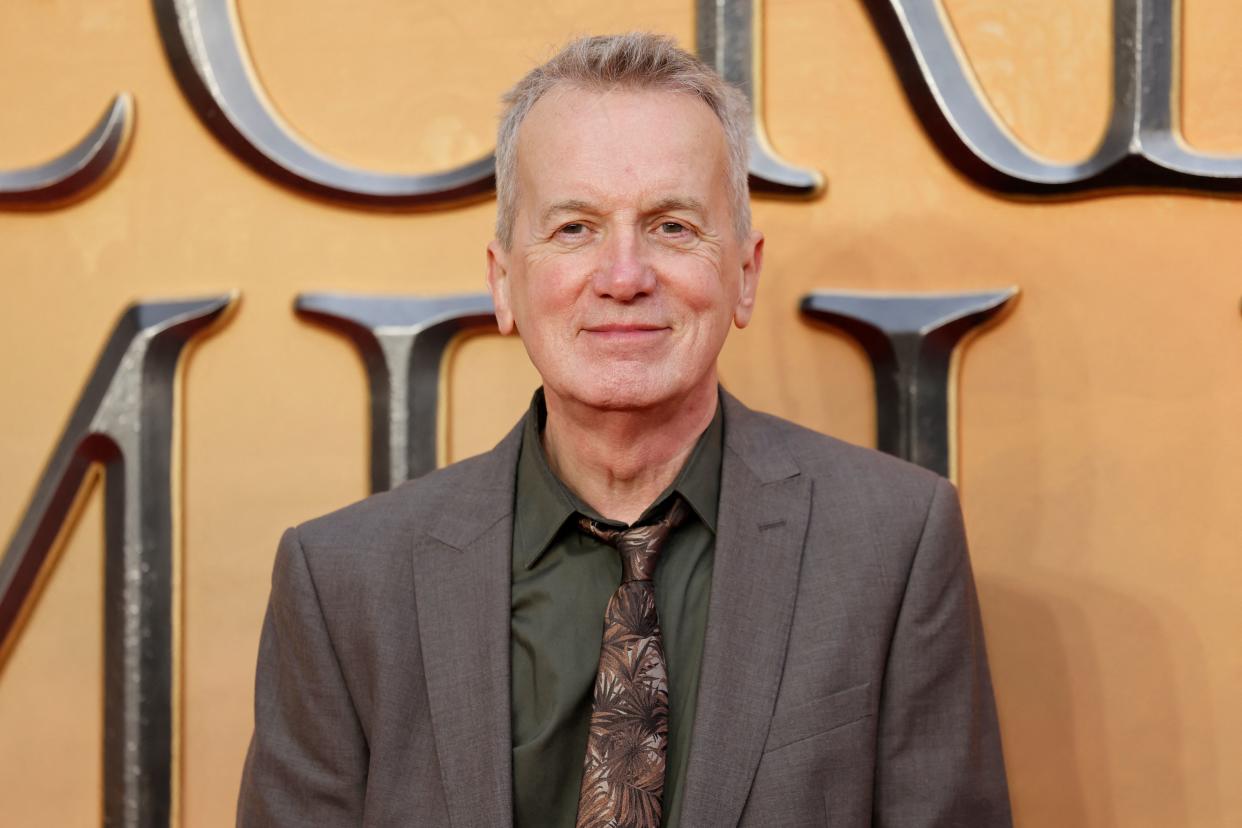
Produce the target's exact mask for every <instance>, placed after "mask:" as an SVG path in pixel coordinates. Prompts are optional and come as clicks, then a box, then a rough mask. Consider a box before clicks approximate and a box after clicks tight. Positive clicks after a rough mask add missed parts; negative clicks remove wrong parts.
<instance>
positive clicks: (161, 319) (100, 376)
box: [0, 296, 231, 828]
mask: <svg viewBox="0 0 1242 828" xmlns="http://www.w3.org/2000/svg"><path fill="white" fill-rule="evenodd" d="M230 302H231V300H230V298H229V297H227V296H220V297H212V298H208V299H201V300H194V301H183V302H159V303H142V304H136V305H132V306H130V308H129V309H127V310H126V311H125V313H124V314H123V315H122V316H121V319H120V321H119V322H118V323H117V326H116V328H115V329H114V330H113V332H112V336H111V337H110V338H109V339H108V343H107V345H105V346H104V350H103V354H102V356H100V358H99V362H98V363H97V364H96V366H95V370H94V372H93V373H92V374H91V377H90V380H88V381H87V384H86V388H85V389H84V390H83V392H82V396H81V397H80V398H79V400H78V403H77V406H76V407H75V408H74V410H73V414H72V415H71V416H70V418H69V424H68V425H67V426H66V427H65V431H64V433H63V434H62V435H61V437H60V442H59V443H57V445H56V449H55V450H54V451H53V453H52V457H51V459H50V460H49V461H48V464H47V467H46V468H45V469H44V471H43V475H42V476H41V477H40V478H39V482H38V485H37V486H36V487H35V491H34V496H33V497H32V498H31V501H30V506H29V507H28V508H27V509H26V513H25V514H24V515H23V517H22V520H21V523H19V524H18V527H17V532H16V534H15V535H14V536H13V539H12V541H11V542H10V543H9V546H8V549H7V550H5V553H4V558H3V559H0V653H7V652H10V651H11V649H12V647H13V645H14V644H15V643H16V638H17V636H18V634H19V632H20V628H21V625H20V624H19V623H18V622H19V620H20V619H21V618H23V617H25V615H26V613H27V612H29V610H30V608H31V607H32V606H33V605H34V602H35V601H36V600H37V599H38V596H37V595H36V594H35V588H36V585H37V584H38V583H39V576H40V574H41V572H40V571H41V570H42V569H44V567H45V566H48V565H50V561H51V552H52V548H53V546H54V542H55V540H56V537H57V533H58V532H59V530H60V528H61V526H62V525H63V524H64V522H65V520H66V518H67V516H68V515H69V513H70V511H71V506H72V504H73V502H74V500H75V498H76V497H77V495H78V494H79V489H80V487H81V485H82V481H83V480H84V479H85V477H86V473H87V471H88V469H89V468H90V466H91V464H92V463H102V464H103V466H104V475H105V477H104V523H105V533H104V534H105V555H104V561H105V563H104V824H105V825H115V826H123V827H124V828H137V826H156V825H164V826H166V825H168V824H169V823H170V820H171V817H172V800H173V786H174V780H175V778H176V767H177V761H178V760H177V757H176V756H175V755H174V752H173V745H174V744H175V741H176V740H175V739H174V734H175V732H176V730H177V727H178V721H177V720H178V715H177V711H176V708H175V706H174V703H173V699H174V695H175V694H174V686H175V684H176V683H177V682H178V678H177V664H178V661H179V657H178V653H177V651H178V647H177V642H176V640H175V639H174V635H173V629H174V627H173V622H174V618H173V612H174V605H175V600H176V599H175V596H174V594H173V591H174V583H175V571H174V570H175V569H176V568H177V564H176V557H175V554H174V541H173V538H174V531H173V502H172V491H173V489H172V485H173V481H172V451H173V448H172V447H173V432H174V428H175V421H174V410H173V401H174V397H175V388H174V386H175V382H176V375H177V367H178V362H179V360H180V358H181V354H182V351H183V349H184V348H185V345H186V343H188V342H189V341H190V340H191V339H192V338H194V336H196V335H197V334H199V333H201V332H202V331H203V330H204V329H206V328H207V327H208V326H210V325H211V324H212V323H213V322H214V321H216V320H217V319H219V318H220V317H221V316H222V315H223V313H224V312H225V310H226V309H227V308H228V306H229V304H230Z"/></svg>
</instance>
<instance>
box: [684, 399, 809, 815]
mask: <svg viewBox="0 0 1242 828" xmlns="http://www.w3.org/2000/svg"><path fill="white" fill-rule="evenodd" d="M723 397H724V402H725V409H724V413H725V438H724V439H725V453H724V458H723V461H722V467H721V481H720V517H719V520H718V529H719V531H718V534H717V540H716V550H715V563H714V566H713V575H712V589H711V597H710V600H709V604H708V621H707V633H706V640H705V641H704V648H703V661H702V664H701V665H700V668H699V671H700V676H699V695H698V701H697V711H696V713H695V721H694V730H693V732H692V734H691V742H690V758H689V764H688V767H687V771H686V782H685V785H686V794H685V799H684V801H683V805H682V810H681V824H682V825H683V826H685V828H698V827H699V826H713V828H715V826H733V825H736V824H737V822H738V820H739V818H740V816H741V812H742V808H743V806H744V805H745V802H746V796H747V793H748V792H749V790H750V786H751V782H752V780H753V779H754V775H755V771H756V769H757V768H758V765H759V759H760V756H761V754H762V751H763V743H764V740H765V739H766V737H767V731H768V725H769V721H770V719H771V716H772V710H773V707H774V705H775V702H776V692H777V689H778V688H779V686H780V678H781V672H782V670H783V668H784V663H785V650H786V645H787V643H788V640H789V629H790V623H791V620H792V617H793V608H794V598H795V596H796V593H797V588H798V572H799V569H800V567H801V563H802V548H803V543H804V540H805V537H806V528H807V520H808V518H809V512H810V500H811V486H810V481H809V478H807V477H806V476H803V475H801V474H799V471H798V467H797V465H796V463H794V461H793V459H792V457H790V456H789V454H788V450H787V449H786V448H785V447H784V446H783V445H782V444H781V443H779V442H777V441H776V440H774V439H773V434H772V430H771V428H770V427H768V426H765V425H764V424H763V423H762V422H761V421H760V419H759V418H760V416H761V415H757V414H755V413H754V412H751V411H749V410H748V409H746V408H745V407H743V406H742V405H741V404H740V403H738V402H737V401H736V400H734V399H733V398H732V397H730V396H729V395H727V394H724V395H723Z"/></svg>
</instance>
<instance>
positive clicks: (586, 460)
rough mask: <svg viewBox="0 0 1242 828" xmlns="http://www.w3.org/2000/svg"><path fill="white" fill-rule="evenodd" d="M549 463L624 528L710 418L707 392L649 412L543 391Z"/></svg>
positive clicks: (711, 397) (712, 393) (711, 391)
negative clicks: (613, 408)
mask: <svg viewBox="0 0 1242 828" xmlns="http://www.w3.org/2000/svg"><path fill="white" fill-rule="evenodd" d="M544 399H545V401H546V403H547V407H548V419H547V423H546V425H545V427H544V432H543V446H544V451H545V452H546V454H547V457H548V464H549V465H550V466H551V467H552V470H553V471H554V472H556V475H557V477H559V478H560V479H561V482H563V483H564V484H565V485H566V486H568V487H569V488H570V490H572V491H573V492H574V494H576V495H577V496H578V497H580V498H582V500H583V501H584V502H585V503H587V504H588V505H590V506H591V508H593V509H595V511H597V512H599V513H600V514H601V515H602V516H604V517H606V518H608V519H609V520H616V521H620V522H622V523H626V524H630V523H633V522H634V521H635V520H637V519H638V518H639V516H641V515H642V513H643V510H645V509H646V508H647V507H648V506H650V505H651V503H652V501H654V500H655V499H656V498H657V497H658V496H659V495H660V493H661V492H663V491H664V490H665V489H667V488H668V487H669V485H670V484H671V483H672V482H673V480H675V479H676V478H677V474H678V472H680V471H681V468H682V466H684V465H685V464H686V460H687V459H688V458H689V457H690V452H691V451H692V450H693V449H694V444H695V442H696V441H697V440H698V438H699V436H700V435H701V434H702V433H703V431H704V430H705V429H706V428H707V426H708V425H709V424H711V421H712V417H714V416H715V414H716V405H717V404H718V403H717V393H716V383H715V378H713V380H712V382H711V384H710V387H707V388H705V389H703V390H700V391H696V392H694V393H693V394H692V395H690V396H689V397H687V398H683V399H678V400H675V401H670V402H667V403H663V404H661V405H659V406H656V407H654V408H651V409H637V410H618V411H610V410H605V411H601V410H599V409H597V408H592V407H590V406H587V405H584V404H582V403H579V402H576V401H573V400H570V399H568V398H565V397H561V396H559V395H557V394H555V393H553V392H552V391H551V390H549V389H546V388H545V390H544Z"/></svg>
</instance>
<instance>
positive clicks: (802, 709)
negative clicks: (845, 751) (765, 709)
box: [763, 681, 875, 754]
mask: <svg viewBox="0 0 1242 828" xmlns="http://www.w3.org/2000/svg"><path fill="white" fill-rule="evenodd" d="M872 695H873V694H872V691H871V682H869V681H868V682H865V683H863V684H858V685H855V686H854V687H847V688H845V689H844V690H838V691H836V692H835V693H829V694H828V695H826V696H820V697H819V698H816V699H812V700H810V701H808V702H803V703H802V704H798V705H795V706H793V707H790V708H788V709H778V710H777V711H776V713H774V714H773V716H772V724H771V726H770V727H769V729H768V740H767V742H765V743H764V746H763V752H764V753H765V754H766V753H771V752H772V751H774V750H779V749H780V748H783V747H786V746H788V745H792V744H793V743H795V742H800V741H802V740H803V739H809V738H811V737H812V736H818V735H819V734H821V733H827V732H828V731H830V730H834V729H836V728H838V727H842V726H843V725H847V724H850V723H852V722H856V721H858V720H860V719H865V718H867V717H868V716H872V715H874V714H875V704H874V701H873V699H872Z"/></svg>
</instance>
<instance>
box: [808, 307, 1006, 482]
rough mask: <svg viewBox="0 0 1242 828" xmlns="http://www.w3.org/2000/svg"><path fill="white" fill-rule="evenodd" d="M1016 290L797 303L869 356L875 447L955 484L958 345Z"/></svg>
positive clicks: (809, 315)
mask: <svg viewBox="0 0 1242 828" xmlns="http://www.w3.org/2000/svg"><path fill="white" fill-rule="evenodd" d="M1017 293H1018V289H1017V288H1008V289H1006V290H999V291H991V292H986V293H944V294H928V295H918V294H880V293H876V294H869V293H853V292H845V291H816V292H815V293H812V294H810V295H808V296H806V297H804V298H803V299H802V313H803V315H804V316H807V317H808V318H810V319H813V320H815V321H817V322H823V323H826V324H828V325H832V326H833V327H836V328H839V329H840V330H842V331H844V332H845V333H847V334H848V335H849V336H851V337H852V338H854V339H855V340H857V341H858V343H859V344H860V345H862V347H863V349H864V350H865V351H866V352H867V356H868V357H869V358H870V359H871V368H872V370H873V371H874V373H875V411H876V445H877V447H878V448H879V449H880V450H881V451H886V452H888V453H889V454H893V455H896V456H897V457H901V458H903V459H906V460H910V461H911V462H914V463H918V464H919V465H920V466H923V467H924V468H927V469H931V470H932V471H934V472H936V473H937V474H941V475H944V476H946V477H951V478H954V479H956V476H957V460H956V454H957V452H956V445H957V439H956V432H957V429H956V424H955V422H954V417H953V409H954V405H953V401H954V399H955V395H956V385H957V383H956V376H955V375H956V364H957V357H958V354H959V353H960V346H961V344H962V342H963V339H964V338H965V337H966V335H967V334H970V333H975V332H978V331H980V330H982V326H983V325H984V324H985V323H987V322H989V321H993V320H995V319H996V318H997V317H998V315H999V314H1000V312H1001V311H1002V310H1003V309H1004V308H1005V307H1006V306H1008V305H1009V304H1010V302H1011V300H1012V299H1013V298H1014V296H1016V295H1017Z"/></svg>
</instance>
